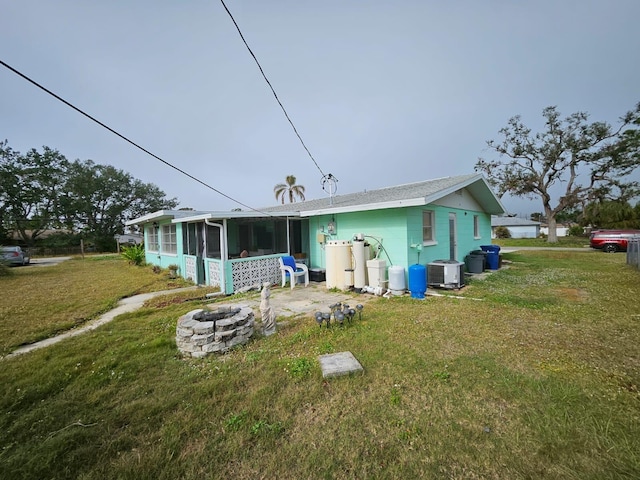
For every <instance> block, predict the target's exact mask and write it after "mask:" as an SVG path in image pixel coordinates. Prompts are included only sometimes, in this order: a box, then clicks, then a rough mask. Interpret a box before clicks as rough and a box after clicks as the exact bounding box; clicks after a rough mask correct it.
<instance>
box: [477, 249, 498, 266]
mask: <svg viewBox="0 0 640 480" xmlns="http://www.w3.org/2000/svg"><path fill="white" fill-rule="evenodd" d="M480 248H481V249H482V250H483V251H485V252H487V268H488V269H489V270H498V267H499V265H500V247H499V246H498V245H480Z"/></svg>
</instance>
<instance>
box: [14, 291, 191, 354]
mask: <svg viewBox="0 0 640 480" xmlns="http://www.w3.org/2000/svg"><path fill="white" fill-rule="evenodd" d="M196 288H198V287H185V288H176V289H174V290H162V291H159V292H151V293H142V294H140V295H134V296H133V297H128V298H123V299H122V300H120V301H119V302H118V306H117V307H116V308H114V309H113V310H110V311H108V312H107V313H105V314H103V315H101V316H100V317H99V318H97V319H95V320H92V321H90V322H89V323H87V324H86V325H83V326H82V327H79V328H74V329H73V330H69V331H68V332H65V333H61V334H60V335H57V336H55V337H51V338H46V339H44V340H40V341H39V342H36V343H31V344H29V345H24V346H22V347H19V348H17V349H16V350H14V351H13V352H11V353H10V354H8V355H7V356H5V357H4V358H11V357H16V356H18V355H22V354H23V353H29V352H32V351H34V350H38V349H40V348H44V347H48V346H50V345H54V344H56V343H58V342H61V341H63V340H66V339H67V338H72V337H76V336H78V335H82V334H83V333H86V332H89V331H91V330H95V329H96V328H98V327H100V326H102V325H104V324H105V323H108V322H110V321H111V320H113V319H114V318H116V317H117V316H118V315H122V314H123V313H129V312H133V311H135V310H137V309H139V308H140V307H142V305H144V302H146V301H147V300H150V299H151V298H153V297H157V296H159V295H168V294H171V293H177V292H183V291H185V290H193V289H196Z"/></svg>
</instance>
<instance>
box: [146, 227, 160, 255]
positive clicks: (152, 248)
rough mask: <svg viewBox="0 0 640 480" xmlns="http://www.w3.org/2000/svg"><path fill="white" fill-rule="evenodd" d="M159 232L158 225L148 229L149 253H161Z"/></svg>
mask: <svg viewBox="0 0 640 480" xmlns="http://www.w3.org/2000/svg"><path fill="white" fill-rule="evenodd" d="M158 230H159V229H158V227H157V226H156V225H151V228H147V251H149V252H154V253H156V252H159V251H160V241H159V240H160V239H159V235H158Z"/></svg>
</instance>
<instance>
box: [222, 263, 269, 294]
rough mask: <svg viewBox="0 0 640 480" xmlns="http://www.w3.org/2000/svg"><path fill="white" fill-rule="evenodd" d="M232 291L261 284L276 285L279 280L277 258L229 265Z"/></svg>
mask: <svg viewBox="0 0 640 480" xmlns="http://www.w3.org/2000/svg"><path fill="white" fill-rule="evenodd" d="M231 275H232V279H233V291H234V292H235V291H237V290H238V289H240V288H242V287H250V286H252V285H262V283H263V282H269V283H272V284H275V283H278V282H279V281H280V279H281V275H280V263H279V262H278V257H268V258H256V259H255V260H244V261H241V262H233V263H232V264H231Z"/></svg>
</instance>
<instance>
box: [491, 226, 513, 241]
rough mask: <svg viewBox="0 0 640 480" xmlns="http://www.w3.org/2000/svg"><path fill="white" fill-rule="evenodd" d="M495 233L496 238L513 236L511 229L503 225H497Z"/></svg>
mask: <svg viewBox="0 0 640 480" xmlns="http://www.w3.org/2000/svg"><path fill="white" fill-rule="evenodd" d="M494 233H495V234H496V238H511V232H510V231H509V229H508V228H507V227H505V226H502V225H501V226H499V227H496V229H495V230H494Z"/></svg>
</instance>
